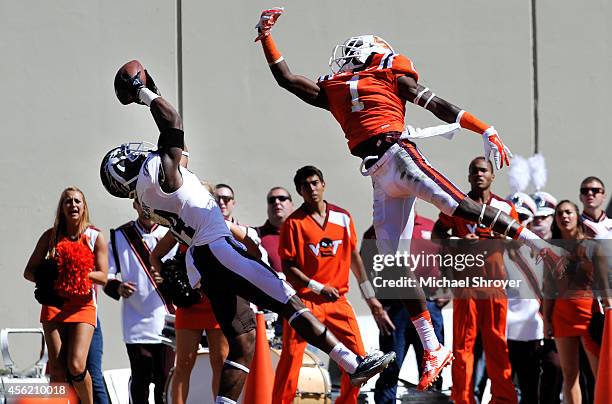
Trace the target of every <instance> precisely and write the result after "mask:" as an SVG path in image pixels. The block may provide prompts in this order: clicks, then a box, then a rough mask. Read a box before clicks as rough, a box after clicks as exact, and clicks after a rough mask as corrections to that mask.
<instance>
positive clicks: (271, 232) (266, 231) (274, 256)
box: [256, 187, 293, 272]
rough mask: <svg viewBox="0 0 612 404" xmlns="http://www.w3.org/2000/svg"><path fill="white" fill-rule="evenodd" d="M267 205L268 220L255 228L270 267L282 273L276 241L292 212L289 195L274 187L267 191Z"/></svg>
mask: <svg viewBox="0 0 612 404" xmlns="http://www.w3.org/2000/svg"><path fill="white" fill-rule="evenodd" d="M266 202H267V204H268V219H267V220H266V222H265V223H264V224H263V225H262V226H260V227H257V229H256V230H257V235H258V236H259V238H260V240H261V246H262V247H263V248H264V249H265V250H266V252H267V253H268V261H269V263H270V266H271V267H272V268H274V269H275V270H276V271H277V272H283V268H282V267H281V259H280V256H279V255H278V241H279V238H280V229H281V226H282V225H283V223H284V222H285V219H287V217H288V216H289V215H290V214H291V213H292V212H293V200H292V199H291V194H290V193H289V191H287V190H286V189H285V188H283V187H274V188H272V189H270V191H268V195H267V196H266Z"/></svg>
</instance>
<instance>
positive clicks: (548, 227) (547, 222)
mask: <svg viewBox="0 0 612 404" xmlns="http://www.w3.org/2000/svg"><path fill="white" fill-rule="evenodd" d="M531 198H532V199H533V201H534V202H535V204H536V212H535V215H534V217H533V221H532V222H531V231H533V232H534V233H535V234H537V235H538V236H540V237H541V238H542V239H544V240H550V239H551V238H552V224H553V220H554V216H555V208H556V207H557V198H555V197H554V196H552V195H551V194H549V193H548V192H544V191H538V192H535V193H533V194H531ZM540 265H541V264H540ZM540 360H541V364H540V365H541V367H542V373H541V374H540V392H539V396H540V403H542V404H559V403H560V402H561V399H560V397H561V390H562V388H563V373H562V372H561V363H560V362H559V353H558V352H557V346H556V345H555V341H554V340H553V339H552V336H549V335H547V334H546V333H544V341H543V343H542V346H541V347H540Z"/></svg>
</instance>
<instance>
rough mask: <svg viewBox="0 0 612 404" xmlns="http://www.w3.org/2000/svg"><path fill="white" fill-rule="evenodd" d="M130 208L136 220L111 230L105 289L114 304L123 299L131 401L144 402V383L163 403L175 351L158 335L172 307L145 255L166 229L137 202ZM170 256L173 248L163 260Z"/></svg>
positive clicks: (147, 389)
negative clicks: (152, 385) (148, 216)
mask: <svg viewBox="0 0 612 404" xmlns="http://www.w3.org/2000/svg"><path fill="white" fill-rule="evenodd" d="M132 206H133V207H134V209H135V210H136V212H138V218H137V219H136V220H132V221H130V222H128V223H125V224H124V225H122V226H119V227H118V228H117V229H114V230H111V242H110V249H109V251H110V254H109V281H108V283H107V285H106V287H105V288H104V291H105V292H106V294H107V295H109V296H110V297H112V298H113V299H115V300H119V298H123V300H122V305H121V320H122V323H123V342H124V343H125V346H126V348H127V353H128V357H129V359H130V367H131V371H132V376H131V379H130V402H132V403H147V402H148V400H149V385H150V384H151V383H153V384H154V385H155V389H154V396H155V403H156V404H163V393H164V388H165V385H166V379H167V377H168V374H169V372H170V369H171V368H172V366H173V365H174V352H173V351H172V348H171V347H169V346H168V345H166V344H163V343H162V340H161V332H162V330H163V328H164V322H165V317H166V314H174V312H175V309H174V306H173V304H172V301H171V300H170V298H169V296H167V295H165V294H164V293H162V291H161V290H160V289H159V288H158V285H157V283H156V281H155V278H156V274H154V273H153V272H152V271H151V264H150V261H149V252H150V251H151V250H153V249H154V248H155V245H156V244H157V243H158V241H159V240H160V239H161V238H162V237H163V236H164V235H165V234H166V233H167V232H168V228H166V227H163V226H159V225H157V224H155V223H153V221H152V220H151V219H149V218H147V216H146V215H145V213H144V212H143V209H142V207H141V206H140V204H139V203H138V201H137V200H135V201H134V202H133V204H132ZM175 253H176V249H173V250H172V251H170V253H169V254H168V255H166V258H170V257H172V256H174V254H175ZM119 278H121V280H119Z"/></svg>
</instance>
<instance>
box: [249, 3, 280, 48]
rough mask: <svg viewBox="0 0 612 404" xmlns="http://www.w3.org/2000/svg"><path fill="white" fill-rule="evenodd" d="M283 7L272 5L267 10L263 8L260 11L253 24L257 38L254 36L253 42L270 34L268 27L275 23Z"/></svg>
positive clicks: (270, 27)
mask: <svg viewBox="0 0 612 404" xmlns="http://www.w3.org/2000/svg"><path fill="white" fill-rule="evenodd" d="M284 10H285V9H284V8H283V7H273V8H271V9H268V10H264V11H262V12H261V16H260V17H259V22H258V23H257V25H256V26H255V28H257V32H258V33H259V35H257V38H255V42H257V41H259V40H260V39H262V38H263V37H265V36H268V35H270V29H272V27H273V26H274V24H275V23H276V20H277V19H278V17H280V15H281V14H282V13H283V11H284Z"/></svg>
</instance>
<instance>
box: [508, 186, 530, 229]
mask: <svg viewBox="0 0 612 404" xmlns="http://www.w3.org/2000/svg"><path fill="white" fill-rule="evenodd" d="M506 199H508V200H509V201H511V202H512V203H513V204H514V208H515V209H516V213H518V214H519V217H520V218H521V223H522V224H524V225H526V224H528V223H530V222H531V221H532V220H533V217H534V215H535V213H536V211H537V206H536V203H535V201H534V200H533V199H532V198H531V197H530V196H529V195H527V194H526V193H524V192H515V193H514V194H512V195H510V196H509V197H508V198H506Z"/></svg>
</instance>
